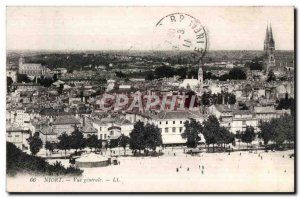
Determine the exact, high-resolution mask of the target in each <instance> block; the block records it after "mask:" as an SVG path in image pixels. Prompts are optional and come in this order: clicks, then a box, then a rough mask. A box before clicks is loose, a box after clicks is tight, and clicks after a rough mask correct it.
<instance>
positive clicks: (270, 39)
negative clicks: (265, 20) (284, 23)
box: [269, 24, 275, 48]
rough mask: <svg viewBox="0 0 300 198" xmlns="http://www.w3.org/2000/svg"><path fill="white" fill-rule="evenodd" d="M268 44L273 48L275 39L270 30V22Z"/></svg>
mask: <svg viewBox="0 0 300 198" xmlns="http://www.w3.org/2000/svg"><path fill="white" fill-rule="evenodd" d="M269 46H270V47H272V48H275V41H274V38H273V31H272V26H271V24H270V33H269Z"/></svg>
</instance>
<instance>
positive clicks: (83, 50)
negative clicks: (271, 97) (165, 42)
mask: <svg viewBox="0 0 300 198" xmlns="http://www.w3.org/2000/svg"><path fill="white" fill-rule="evenodd" d="M16 51H35V52H36V51H39V52H64V51H65V52H68V51H71V52H85V51H91V52H97V51H104V52H105V51H107V52H111V51H121V52H151V51H153V52H157V51H154V50H142V49H137V50H118V49H99V50H97V49H86V50H85V49H78V50H76V49H74V50H73V49H56V50H55V49H53V50H52V49H7V50H6V52H16ZM160 51H161V52H173V51H171V50H160ZM214 51H252V52H255V51H257V52H258V51H261V52H264V50H263V49H262V50H252V49H251V50H246V49H235V50H231V49H229V50H225V49H220V50H208V51H206V53H209V52H214ZM275 51H295V50H288V49H287V50H280V49H278V50H277V49H276V50H275ZM181 52H188V51H181Z"/></svg>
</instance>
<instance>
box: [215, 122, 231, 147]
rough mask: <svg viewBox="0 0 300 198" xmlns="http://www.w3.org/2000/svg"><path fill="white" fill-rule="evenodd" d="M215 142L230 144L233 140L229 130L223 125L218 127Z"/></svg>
mask: <svg viewBox="0 0 300 198" xmlns="http://www.w3.org/2000/svg"><path fill="white" fill-rule="evenodd" d="M216 139H217V143H218V144H221V145H222V144H224V148H225V144H230V143H232V142H233V141H234V135H233V134H232V133H230V132H229V130H228V129H227V128H225V127H219V130H218V135H217V138H216Z"/></svg>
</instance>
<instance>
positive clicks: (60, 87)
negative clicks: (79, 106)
mask: <svg viewBox="0 0 300 198" xmlns="http://www.w3.org/2000/svg"><path fill="white" fill-rule="evenodd" d="M63 90H64V85H63V84H60V85H59V87H58V88H57V93H58V94H59V95H61V94H62V93H63Z"/></svg>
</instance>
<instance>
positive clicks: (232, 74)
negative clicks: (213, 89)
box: [228, 68, 247, 80]
mask: <svg viewBox="0 0 300 198" xmlns="http://www.w3.org/2000/svg"><path fill="white" fill-rule="evenodd" d="M246 78H247V75H246V73H245V72H244V71H243V70H242V69H240V68H233V69H231V70H230V71H229V73H228V79H231V80H245V79H246Z"/></svg>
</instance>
